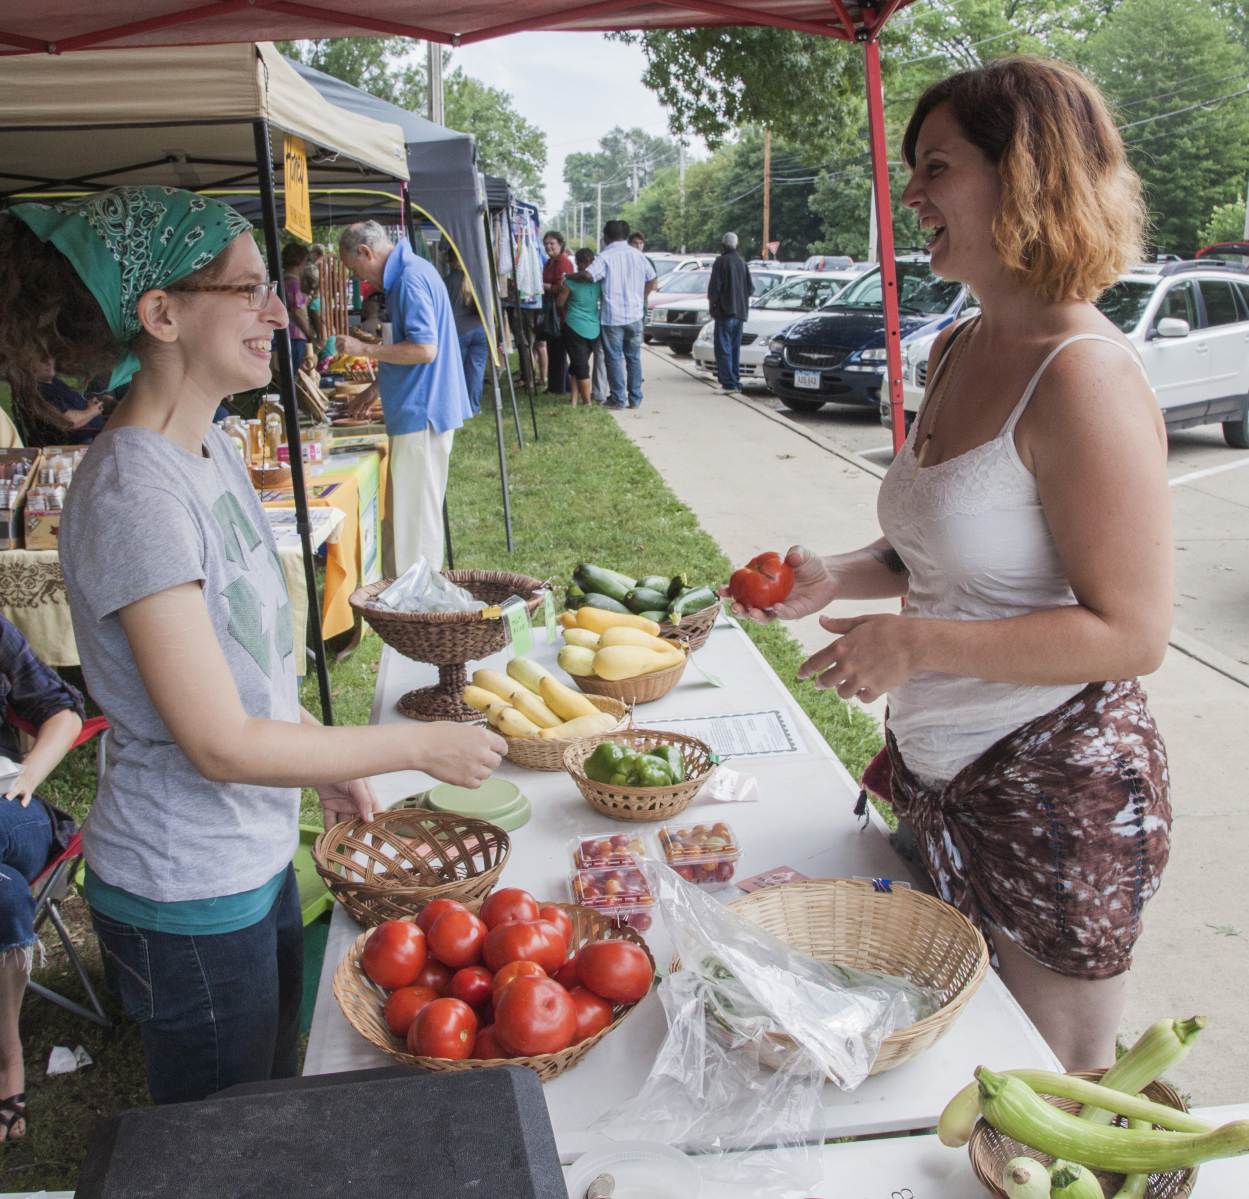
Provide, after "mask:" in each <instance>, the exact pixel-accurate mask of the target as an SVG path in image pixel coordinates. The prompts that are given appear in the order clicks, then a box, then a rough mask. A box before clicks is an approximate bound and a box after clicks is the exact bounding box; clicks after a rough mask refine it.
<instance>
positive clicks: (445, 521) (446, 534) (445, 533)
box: [442, 495, 455, 570]
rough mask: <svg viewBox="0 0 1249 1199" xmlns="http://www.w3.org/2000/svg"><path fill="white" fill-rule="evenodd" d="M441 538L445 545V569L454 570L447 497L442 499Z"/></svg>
mask: <svg viewBox="0 0 1249 1199" xmlns="http://www.w3.org/2000/svg"><path fill="white" fill-rule="evenodd" d="M442 538H443V540H444V541H445V542H446V543H447V555H446V557H447V569H448V570H454V569H455V549H454V547H453V546H452V545H451V517H450V516H449V515H448V513H447V497H446V496H445V495H444V496H443V497H442Z"/></svg>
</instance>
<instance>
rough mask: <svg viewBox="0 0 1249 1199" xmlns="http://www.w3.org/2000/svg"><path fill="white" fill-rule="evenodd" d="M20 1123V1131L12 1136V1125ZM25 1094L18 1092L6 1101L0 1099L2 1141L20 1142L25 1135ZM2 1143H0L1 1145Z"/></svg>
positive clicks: (26, 1124) (26, 1125)
mask: <svg viewBox="0 0 1249 1199" xmlns="http://www.w3.org/2000/svg"><path fill="white" fill-rule="evenodd" d="M19 1120H21V1122H22V1131H21V1132H20V1133H18V1134H17V1136H14V1135H13V1125H14V1124H16V1123H17V1122H18V1121H19ZM27 1127H28V1123H27V1119H26V1092H25V1091H19V1092H18V1093H17V1094H16V1095H10V1096H9V1097H8V1098H7V1099H0V1128H3V1129H4V1141H20V1140H21V1139H22V1137H24V1136H25V1135H26V1129H27ZM4 1141H0V1144H3V1143H4Z"/></svg>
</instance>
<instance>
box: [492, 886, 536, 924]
mask: <svg viewBox="0 0 1249 1199" xmlns="http://www.w3.org/2000/svg"><path fill="white" fill-rule="evenodd" d="M481 918H482V919H483V920H484V921H485V922H486V927H487V928H495V927H497V926H498V925H500V924H508V923H510V922H512V921H514V920H537V919H538V901H537V900H536V899H534V897H533V896H532V895H530V894H529V892H528V891H522V890H521V889H520V887H504V888H503V890H501V891H492V892H491V893H490V895H489V896H488V897H487V899H486V902H485V903H483V904H482V905H481Z"/></svg>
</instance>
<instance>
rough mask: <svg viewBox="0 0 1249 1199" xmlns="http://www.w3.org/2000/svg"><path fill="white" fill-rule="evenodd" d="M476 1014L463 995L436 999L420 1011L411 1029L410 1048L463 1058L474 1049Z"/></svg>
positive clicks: (426, 1053) (425, 1054) (422, 1053)
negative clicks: (463, 998)
mask: <svg viewBox="0 0 1249 1199" xmlns="http://www.w3.org/2000/svg"><path fill="white" fill-rule="evenodd" d="M476 1036H477V1017H476V1015H474V1013H473V1009H472V1008H471V1007H469V1006H468V1004H467V1003H464V1002H463V1001H462V1000H460V999H435V1000H434V1001H433V1002H432V1003H428V1004H426V1005H425V1006H424V1007H423V1008H421V1010H420V1011H419V1012H418V1013H417V1016H416V1019H415V1020H413V1021H412V1027H411V1028H409V1029H408V1052H409V1053H415V1054H416V1055H417V1056H418V1057H449V1058H458V1059H460V1060H463V1059H464V1058H466V1057H468V1055H469V1054H470V1053H472V1052H473V1041H474V1039H475V1038H476Z"/></svg>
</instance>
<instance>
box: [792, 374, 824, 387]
mask: <svg viewBox="0 0 1249 1199" xmlns="http://www.w3.org/2000/svg"><path fill="white" fill-rule="evenodd" d="M794 386H795V387H805V388H806V389H807V390H808V391H819V390H820V372H819V371H794Z"/></svg>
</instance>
